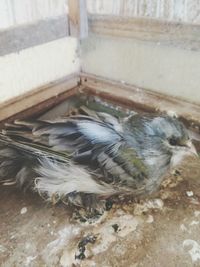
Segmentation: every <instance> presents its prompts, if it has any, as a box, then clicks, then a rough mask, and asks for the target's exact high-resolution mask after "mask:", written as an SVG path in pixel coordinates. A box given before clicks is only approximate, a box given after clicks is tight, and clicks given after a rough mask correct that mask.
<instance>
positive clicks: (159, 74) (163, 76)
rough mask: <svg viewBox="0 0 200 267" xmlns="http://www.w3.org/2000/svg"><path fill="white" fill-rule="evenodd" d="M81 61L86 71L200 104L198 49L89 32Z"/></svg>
mask: <svg viewBox="0 0 200 267" xmlns="http://www.w3.org/2000/svg"><path fill="white" fill-rule="evenodd" d="M81 60H82V70H83V71H84V72H86V73H90V74H95V75H98V76H101V77H106V78H109V79H113V80H116V81H122V82H126V83H128V84H132V85H135V86H138V87H142V88H146V89H150V90H153V91H157V92H160V93H162V94H167V95H171V96H175V97H178V98H182V99H185V100H188V101H191V102H195V103H198V104H200V89H199V87H200V75H199V70H200V51H189V50H184V49H180V48H176V47H168V46H162V45H158V44H157V43H150V42H142V41H137V40H134V39H126V38H119V37H116V38H114V37H105V36H95V35H92V36H90V38H89V39H87V40H85V41H84V42H83V44H82V57H81ZM113 93H114V92H113Z"/></svg>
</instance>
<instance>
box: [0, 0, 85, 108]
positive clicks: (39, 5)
mask: <svg viewBox="0 0 200 267" xmlns="http://www.w3.org/2000/svg"><path fill="white" fill-rule="evenodd" d="M67 2H68V1H67V0H0V34H1V31H6V30H8V31H9V30H10V29H11V28H12V27H20V26H21V25H29V24H31V23H37V22H38V21H40V20H43V19H46V20H48V19H52V18H57V17H60V16H61V17H62V15H64V16H65V15H66V16H67V12H68V10H67ZM64 23H65V22H64ZM15 37H16V38H17V36H15ZM41 39H42V38H41ZM5 45H6V44H5ZM77 50H78V41H77V39H75V38H71V37H63V38H60V39H57V40H55V41H51V42H49V41H48V42H46V43H44V41H43V44H41V45H36V46H32V47H29V48H27V49H23V50H21V51H19V52H16V53H11V54H6V55H4V56H1V57H0V104H2V103H3V104H4V103H5V102H6V101H8V100H11V99H13V98H15V97H17V96H20V95H22V94H23V93H26V92H29V91H31V90H32V89H36V88H38V87H40V86H43V85H45V84H49V83H50V82H52V81H55V80H57V79H59V78H62V77H66V76H67V75H70V74H73V73H77V72H79V69H80V62H79V58H78V55H77Z"/></svg>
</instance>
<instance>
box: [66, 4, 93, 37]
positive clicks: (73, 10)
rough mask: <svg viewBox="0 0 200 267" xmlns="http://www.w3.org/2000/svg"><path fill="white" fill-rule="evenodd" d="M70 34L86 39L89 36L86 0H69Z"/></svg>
mask: <svg viewBox="0 0 200 267" xmlns="http://www.w3.org/2000/svg"><path fill="white" fill-rule="evenodd" d="M68 8H69V31H70V35H71V36H74V37H77V38H80V39H84V38H86V37H87V36H88V18H87V8H86V0H68Z"/></svg>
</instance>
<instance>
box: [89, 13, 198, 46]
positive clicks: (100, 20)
mask: <svg viewBox="0 0 200 267" xmlns="http://www.w3.org/2000/svg"><path fill="white" fill-rule="evenodd" d="M89 32H90V33H93V34H98V35H109V36H115V37H126V38H135V39H138V40H142V41H148V42H155V43H157V44H162V45H168V46H169V45H172V46H175V47H180V48H183V49H189V50H199V49H200V27H199V25H192V24H185V23H178V22H168V21H162V20H156V19H148V18H139V17H137V18H134V17H123V16H112V15H90V16H89Z"/></svg>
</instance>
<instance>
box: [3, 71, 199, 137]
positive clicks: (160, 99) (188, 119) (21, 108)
mask: <svg viewBox="0 0 200 267" xmlns="http://www.w3.org/2000/svg"><path fill="white" fill-rule="evenodd" d="M80 92H83V93H86V94H91V95H97V96H99V97H102V98H104V99H106V100H107V101H111V102H115V103H118V104H120V105H123V106H126V107H129V108H133V109H136V110H140V111H144V112H170V113H175V114H176V115H177V116H179V117H180V118H181V119H182V120H183V121H184V122H185V123H186V124H187V125H188V126H189V127H191V128H192V129H194V130H195V131H197V132H198V133H200V106H199V105H197V104H192V103H190V102H187V101H184V100H180V99H176V98H172V97H170V96H166V95H162V94H160V93H156V92H152V91H150V90H146V89H143V88H138V87H135V86H133V85H128V84H123V83H120V82H116V81H112V80H108V79H104V78H102V77H97V76H93V75H89V74H87V73H81V74H80V76H79V75H78V74H77V75H74V76H68V77H66V78H63V79H60V80H58V81H56V82H54V83H50V84H47V85H46V86H43V87H41V88H38V89H36V90H33V91H31V92H29V93H26V94H24V95H22V96H20V97H17V98H15V99H13V100H12V101H8V102H6V103H4V104H3V105H0V121H1V123H0V124H1V125H3V124H4V122H5V121H12V120H14V119H16V118H25V117H30V116H33V115H34V116H35V115H39V114H41V113H42V112H44V111H46V110H48V109H50V108H52V107H53V106H55V105H56V104H58V103H60V102H62V101H64V100H66V99H67V98H68V97H70V96H72V95H75V94H77V93H80Z"/></svg>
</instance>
